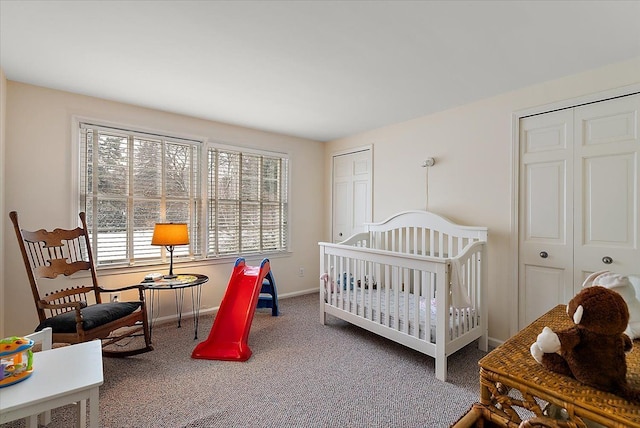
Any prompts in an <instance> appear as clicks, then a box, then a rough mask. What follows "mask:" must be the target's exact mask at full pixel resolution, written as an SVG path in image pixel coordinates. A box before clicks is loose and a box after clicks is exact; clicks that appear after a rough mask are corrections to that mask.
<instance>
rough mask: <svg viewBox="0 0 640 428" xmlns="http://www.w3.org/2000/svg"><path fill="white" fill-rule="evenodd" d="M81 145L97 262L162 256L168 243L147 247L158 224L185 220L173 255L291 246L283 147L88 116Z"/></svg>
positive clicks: (83, 199) (83, 192)
mask: <svg viewBox="0 0 640 428" xmlns="http://www.w3.org/2000/svg"><path fill="white" fill-rule="evenodd" d="M80 149H81V151H80V153H81V157H80V207H81V208H80V209H81V210H84V211H86V213H87V226H88V228H89V231H90V235H91V243H92V247H93V253H94V256H95V261H96V264H97V265H98V266H115V265H132V264H152V263H157V262H158V261H160V260H162V258H163V257H164V256H165V254H164V251H165V249H164V248H162V247H157V246H152V245H151V236H152V234H153V228H154V225H155V223H156V222H180V223H187V224H188V226H189V233H190V244H189V245H188V246H178V247H176V249H175V252H174V258H175V262H179V261H180V258H182V259H183V260H184V259H204V258H219V257H233V256H239V255H246V254H256V253H271V252H279V251H285V250H287V247H288V192H287V189H288V159H287V158H286V157H285V156H283V155H281V154H275V153H262V152H253V151H248V150H227V149H223V148H217V147H213V146H206V145H205V143H203V142H202V141H194V140H186V139H181V138H171V137H166V136H160V135H153V134H148V133H142V132H134V131H128V130H124V129H117V128H111V127H105V126H99V125H93V124H89V123H81V124H80ZM203 154H204V155H203ZM205 179H206V180H207V183H203V180H205Z"/></svg>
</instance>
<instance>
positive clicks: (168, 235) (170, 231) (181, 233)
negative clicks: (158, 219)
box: [151, 223, 189, 279]
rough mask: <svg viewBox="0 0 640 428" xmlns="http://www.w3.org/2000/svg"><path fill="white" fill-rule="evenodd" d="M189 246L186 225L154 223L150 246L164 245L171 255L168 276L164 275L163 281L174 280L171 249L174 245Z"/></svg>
mask: <svg viewBox="0 0 640 428" xmlns="http://www.w3.org/2000/svg"><path fill="white" fill-rule="evenodd" d="M187 244H189V230H188V229H187V223H156V226H155V228H154V229H153V238H151V245H164V246H165V247H166V248H167V251H169V254H170V255H171V263H170V264H169V275H165V276H164V278H165V279H172V278H175V277H176V275H174V274H173V249H174V247H175V246H176V245H187Z"/></svg>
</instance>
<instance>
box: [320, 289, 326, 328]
mask: <svg viewBox="0 0 640 428" xmlns="http://www.w3.org/2000/svg"><path fill="white" fill-rule="evenodd" d="M323 294H324V293H322V291H321V292H320V323H322V325H325V323H326V322H327V313H326V312H325V311H324V296H323Z"/></svg>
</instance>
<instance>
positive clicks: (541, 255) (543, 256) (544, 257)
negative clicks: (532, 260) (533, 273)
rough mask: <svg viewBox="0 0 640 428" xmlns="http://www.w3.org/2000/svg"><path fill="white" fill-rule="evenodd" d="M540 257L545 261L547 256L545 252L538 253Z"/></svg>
mask: <svg viewBox="0 0 640 428" xmlns="http://www.w3.org/2000/svg"><path fill="white" fill-rule="evenodd" d="M540 257H542V258H543V259H546V258H547V257H549V254H548V253H547V252H546V251H540Z"/></svg>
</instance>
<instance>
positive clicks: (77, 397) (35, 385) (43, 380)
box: [0, 340, 103, 428]
mask: <svg viewBox="0 0 640 428" xmlns="http://www.w3.org/2000/svg"><path fill="white" fill-rule="evenodd" d="M102 383H103V374H102V346H101V344H100V341H99V340H93V341H91V342H85V343H79V344H76V345H70V346H64V347H61V348H55V349H51V350H47V351H41V352H35V353H34V354H33V374H32V375H31V376H30V377H29V378H27V379H25V380H23V381H22V382H19V383H16V384H14V385H11V386H7V387H4V388H0V423H5V422H9V421H13V420H16V419H21V418H26V417H30V418H29V424H30V425H31V426H34V427H35V426H37V419H38V418H37V415H38V414H40V413H42V412H45V411H47V410H50V409H54V408H56V407H61V406H64V405H67V404H71V403H75V402H79V404H80V405H79V406H78V415H77V423H78V426H79V427H84V426H86V422H87V412H86V400H87V399H89V409H90V412H89V426H90V427H91V428H94V427H98V426H99V425H100V410H99V407H98V400H99V398H98V388H99V387H100V385H102Z"/></svg>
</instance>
